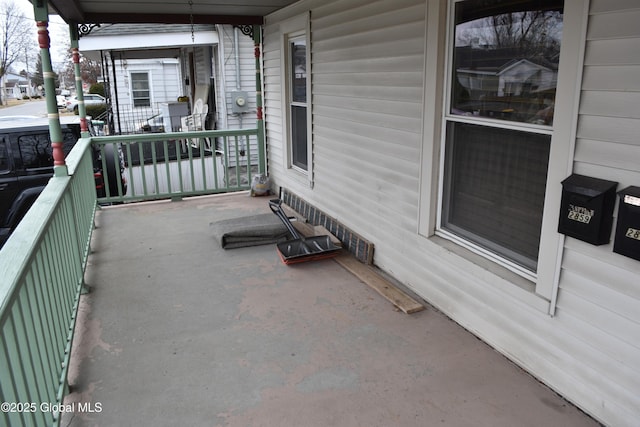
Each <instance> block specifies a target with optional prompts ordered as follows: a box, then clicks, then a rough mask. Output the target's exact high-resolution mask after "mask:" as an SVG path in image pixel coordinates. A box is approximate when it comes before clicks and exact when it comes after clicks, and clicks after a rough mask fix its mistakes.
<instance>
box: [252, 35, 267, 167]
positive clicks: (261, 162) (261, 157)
mask: <svg viewBox="0 0 640 427" xmlns="http://www.w3.org/2000/svg"><path fill="white" fill-rule="evenodd" d="M261 43H262V27H261V26H260V25H254V26H253V44H254V46H255V49H254V53H255V57H256V112H257V123H256V126H257V128H258V173H262V174H266V173H267V160H266V151H267V144H266V139H265V134H264V117H263V111H262V103H263V101H262V73H261V71H260V70H261V69H262V67H261V57H262V55H261V52H260V44H261Z"/></svg>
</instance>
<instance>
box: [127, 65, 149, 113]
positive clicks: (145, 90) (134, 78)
mask: <svg viewBox="0 0 640 427" xmlns="http://www.w3.org/2000/svg"><path fill="white" fill-rule="evenodd" d="M131 94H132V97H133V106H134V107H149V106H151V91H150V85H149V73H146V72H144V73H131Z"/></svg>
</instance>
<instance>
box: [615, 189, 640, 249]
mask: <svg viewBox="0 0 640 427" xmlns="http://www.w3.org/2000/svg"><path fill="white" fill-rule="evenodd" d="M618 195H619V196H620V206H619V208H618V225H617V226H616V239H615V241H614V242H613V251H614V252H616V253H619V254H621V255H625V256H628V257H629V258H633V259H637V260H639V261H640V187H627V188H625V189H624V190H622V191H620V192H618Z"/></svg>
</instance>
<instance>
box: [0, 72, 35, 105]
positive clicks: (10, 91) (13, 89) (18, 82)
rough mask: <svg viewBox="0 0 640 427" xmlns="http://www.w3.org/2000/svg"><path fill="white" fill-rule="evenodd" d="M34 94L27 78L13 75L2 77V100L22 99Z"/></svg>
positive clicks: (8, 74) (33, 89)
mask: <svg viewBox="0 0 640 427" xmlns="http://www.w3.org/2000/svg"><path fill="white" fill-rule="evenodd" d="M35 94H36V90H35V88H33V86H32V85H31V81H30V80H29V79H28V78H27V77H25V76H23V75H21V74H15V73H7V74H5V75H4V76H2V98H3V99H22V98H23V97H24V96H33V95H35Z"/></svg>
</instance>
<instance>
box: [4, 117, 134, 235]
mask: <svg viewBox="0 0 640 427" xmlns="http://www.w3.org/2000/svg"><path fill="white" fill-rule="evenodd" d="M63 119H64V118H63ZM68 119H70V120H66V119H65V120H64V121H63V123H62V135H63V150H64V153H65V156H66V155H67V154H68V153H69V152H70V151H71V148H73V145H74V144H75V142H76V141H77V140H78V138H80V122H79V120H78V118H77V117H70V118H68ZM105 148H107V150H113V148H112V146H111V145H107V146H105ZM110 153H111V154H110ZM105 157H106V162H105V163H106V165H107V170H106V171H103V170H102V160H101V159H100V155H99V153H98V152H95V153H94V178H95V181H96V192H97V195H98V197H103V196H104V191H105V190H104V188H105V185H104V178H105V176H106V177H107V178H108V182H109V188H111V189H114V188H118V187H117V185H118V178H120V179H122V166H121V165H118V164H116V162H115V161H114V156H113V151H110V152H109V151H107V152H106V156H105ZM103 172H104V173H103ZM52 176H53V155H52V149H51V139H50V137H49V125H48V120H47V119H44V118H38V119H24V118H23V119H16V120H0V247H1V246H2V245H3V244H4V242H5V241H6V240H7V239H8V238H9V235H10V234H11V232H12V231H13V229H14V228H15V227H16V226H17V225H18V223H19V222H20V220H21V219H22V217H23V216H24V214H25V213H26V212H27V210H29V208H30V207H31V205H32V204H33V202H34V201H35V200H36V198H37V197H38V195H39V194H40V192H42V190H43V189H44V187H45V186H46V185H47V182H48V181H49V179H50V178H51V177H52ZM122 184H123V189H125V188H126V182H125V181H124V179H122ZM125 191H126V190H125Z"/></svg>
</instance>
